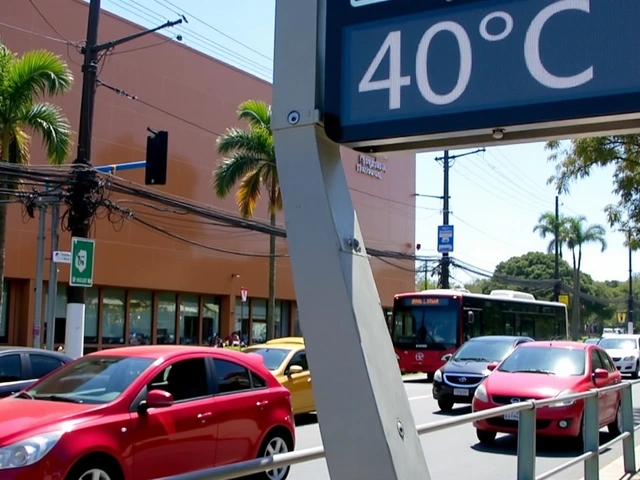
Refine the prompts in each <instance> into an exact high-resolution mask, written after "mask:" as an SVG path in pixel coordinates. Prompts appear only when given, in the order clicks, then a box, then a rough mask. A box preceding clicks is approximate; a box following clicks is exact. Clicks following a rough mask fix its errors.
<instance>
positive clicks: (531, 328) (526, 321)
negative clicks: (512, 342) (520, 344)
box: [518, 313, 536, 338]
mask: <svg viewBox="0 0 640 480" xmlns="http://www.w3.org/2000/svg"><path fill="white" fill-rule="evenodd" d="M518 316H519V317H520V333H519V335H522V336H524V337H531V338H533V337H535V333H536V327H535V321H534V318H533V316H532V315H531V314H527V313H525V314H520V315H518Z"/></svg>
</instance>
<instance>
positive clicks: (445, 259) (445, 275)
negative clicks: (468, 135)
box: [440, 150, 449, 289]
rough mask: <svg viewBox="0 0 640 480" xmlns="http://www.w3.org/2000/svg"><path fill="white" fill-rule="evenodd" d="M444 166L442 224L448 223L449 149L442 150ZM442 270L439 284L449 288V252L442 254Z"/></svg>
mask: <svg viewBox="0 0 640 480" xmlns="http://www.w3.org/2000/svg"><path fill="white" fill-rule="evenodd" d="M442 166H443V168H444V186H443V188H442V196H443V197H444V198H443V204H442V224H443V225H449V150H445V151H444V158H443V159H442ZM441 268H442V270H441V271H440V284H441V285H442V288H444V289H447V288H449V254H448V253H443V254H442V267H441Z"/></svg>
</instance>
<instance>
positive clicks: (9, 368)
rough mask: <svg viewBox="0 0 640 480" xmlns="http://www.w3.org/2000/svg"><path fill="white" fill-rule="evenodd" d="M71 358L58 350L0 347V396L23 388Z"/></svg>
mask: <svg viewBox="0 0 640 480" xmlns="http://www.w3.org/2000/svg"><path fill="white" fill-rule="evenodd" d="M72 361H73V359H72V358H71V357H68V356H66V355H63V354H61V353H58V352H52V351H50V350H41V349H39V348H27V347H0V398H4V397H8V396H10V395H12V394H14V393H17V392H19V391H21V390H24V389H25V388H27V387H28V386H29V385H31V384H32V383H33V382H35V381H36V380H38V379H40V378H42V377H44V376H45V375H48V374H49V373H51V372H53V371H54V370H56V369H58V368H60V367H61V366H62V365H65V364H67V363H69V362H72Z"/></svg>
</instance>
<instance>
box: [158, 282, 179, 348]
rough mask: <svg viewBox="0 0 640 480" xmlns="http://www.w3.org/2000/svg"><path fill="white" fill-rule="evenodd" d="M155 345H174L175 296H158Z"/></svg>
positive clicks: (161, 294)
mask: <svg viewBox="0 0 640 480" xmlns="http://www.w3.org/2000/svg"><path fill="white" fill-rule="evenodd" d="M157 318H158V334H157V335H156V343H157V344H159V345H160V344H167V343H176V294H175V293H160V294H158V317H157Z"/></svg>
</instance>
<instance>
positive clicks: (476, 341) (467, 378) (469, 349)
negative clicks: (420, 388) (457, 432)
mask: <svg viewBox="0 0 640 480" xmlns="http://www.w3.org/2000/svg"><path fill="white" fill-rule="evenodd" d="M525 342H533V338H530V337H517V336H506V335H505V336H503V335H487V336H484V337H475V338H472V339H471V340H468V341H466V342H465V343H464V344H463V345H462V346H461V347H460V348H459V349H458V350H457V351H456V353H454V354H453V355H451V354H447V355H445V356H444V357H442V359H443V360H444V361H446V362H447V363H445V364H444V366H442V367H441V368H440V369H439V370H438V371H436V373H435V375H434V376H433V398H435V399H436V400H437V401H438V406H439V407H440V410H442V411H443V412H448V411H450V410H451V409H452V408H453V406H454V405H455V404H456V403H466V404H470V403H471V401H472V400H473V395H474V393H475V391H476V388H478V385H480V383H482V381H483V380H484V379H485V377H486V376H487V375H488V374H489V370H487V365H489V364H490V363H496V362H500V361H501V360H502V359H503V358H505V357H506V356H507V355H508V354H509V353H511V351H512V350H513V349H514V348H516V347H517V346H518V345H520V344H521V343H525Z"/></svg>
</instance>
